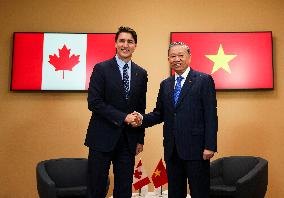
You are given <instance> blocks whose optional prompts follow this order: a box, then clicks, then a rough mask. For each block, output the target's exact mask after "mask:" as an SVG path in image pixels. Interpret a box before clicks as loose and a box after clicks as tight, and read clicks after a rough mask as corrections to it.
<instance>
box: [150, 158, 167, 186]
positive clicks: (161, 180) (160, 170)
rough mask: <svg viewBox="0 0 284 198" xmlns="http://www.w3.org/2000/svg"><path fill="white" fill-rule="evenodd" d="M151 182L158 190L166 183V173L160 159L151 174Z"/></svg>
mask: <svg viewBox="0 0 284 198" xmlns="http://www.w3.org/2000/svg"><path fill="white" fill-rule="evenodd" d="M152 181H153V184H154V186H155V188H158V187H160V186H162V185H164V184H166V183H168V177H167V171H166V168H165V166H164V164H163V161H162V159H160V161H159V163H158V165H157V167H156V169H155V171H154V172H153V174H152Z"/></svg>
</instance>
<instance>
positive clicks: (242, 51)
mask: <svg viewBox="0 0 284 198" xmlns="http://www.w3.org/2000/svg"><path fill="white" fill-rule="evenodd" d="M171 41H172V42H178V41H180V42H184V43H185V44H187V45H188V46H189V47H190V50H191V63H190V66H191V67H192V68H193V69H195V70H197V71H201V72H204V73H207V74H211V75H212V77H213V79H214V81H215V86H216V89H271V88H273V66H272V32H228V33H224V32H216V33H209V32H192V33H179V32H174V33H171Z"/></svg>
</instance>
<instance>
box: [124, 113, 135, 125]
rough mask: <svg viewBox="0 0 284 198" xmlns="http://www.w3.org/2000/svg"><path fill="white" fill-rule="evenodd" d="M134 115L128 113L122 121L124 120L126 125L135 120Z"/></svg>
mask: <svg viewBox="0 0 284 198" xmlns="http://www.w3.org/2000/svg"><path fill="white" fill-rule="evenodd" d="M135 119H136V115H135V114H134V113H130V114H128V115H127V116H126V118H125V119H124V122H126V123H127V124H128V125H129V124H131V123H133V122H135Z"/></svg>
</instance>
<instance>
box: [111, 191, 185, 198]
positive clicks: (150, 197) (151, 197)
mask: <svg viewBox="0 0 284 198" xmlns="http://www.w3.org/2000/svg"><path fill="white" fill-rule="evenodd" d="M110 198H113V197H112V196H111V197H110ZM132 198H168V191H167V190H165V191H163V194H162V196H161V195H157V194H156V193H154V192H148V194H147V195H145V196H139V193H132ZM186 198H190V195H189V194H188V195H187V197H186Z"/></svg>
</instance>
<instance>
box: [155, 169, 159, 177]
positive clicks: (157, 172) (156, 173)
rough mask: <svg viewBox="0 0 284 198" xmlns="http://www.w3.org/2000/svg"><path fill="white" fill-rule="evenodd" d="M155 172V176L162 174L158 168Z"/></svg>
mask: <svg viewBox="0 0 284 198" xmlns="http://www.w3.org/2000/svg"><path fill="white" fill-rule="evenodd" d="M154 174H155V177H157V176H160V175H161V171H159V170H158V169H157V170H155V172H154Z"/></svg>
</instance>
